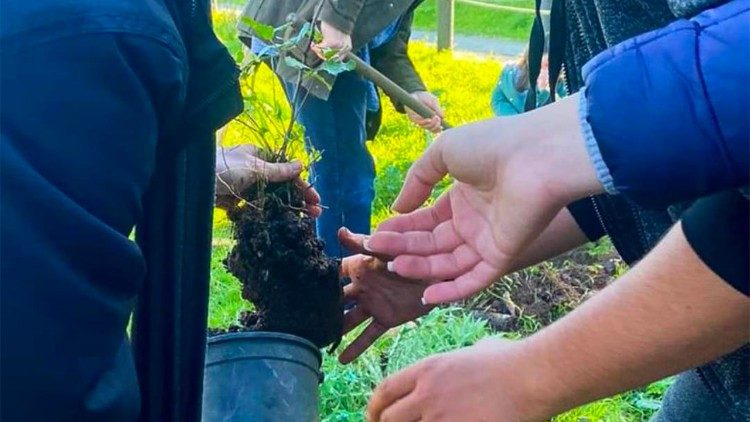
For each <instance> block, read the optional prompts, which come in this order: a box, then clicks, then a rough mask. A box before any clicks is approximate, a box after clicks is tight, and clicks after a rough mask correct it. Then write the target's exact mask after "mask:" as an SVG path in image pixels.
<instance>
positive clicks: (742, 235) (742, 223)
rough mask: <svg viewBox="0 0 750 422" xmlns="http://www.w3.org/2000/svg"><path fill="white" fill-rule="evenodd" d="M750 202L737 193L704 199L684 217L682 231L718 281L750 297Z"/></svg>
mask: <svg viewBox="0 0 750 422" xmlns="http://www.w3.org/2000/svg"><path fill="white" fill-rule="evenodd" d="M748 204H750V201H748V198H746V197H745V196H743V195H742V194H741V193H740V192H738V191H736V190H731V191H725V192H721V193H718V194H715V195H712V196H708V197H706V198H703V199H701V200H699V201H698V202H696V203H695V205H693V206H692V207H690V209H688V210H687V211H686V212H685V214H683V216H682V229H683V231H684V232H685V238H687V241H688V243H689V244H690V246H691V247H692V248H693V250H695V253H696V254H697V255H698V256H699V257H700V259H701V260H702V261H703V262H704V263H705V264H706V265H707V266H708V267H709V268H710V269H711V271H713V272H714V273H716V274H717V275H718V276H719V277H721V278H722V279H724V281H726V282H727V283H729V284H730V285H731V286H732V287H734V288H735V289H737V290H739V291H740V292H742V293H743V294H745V295H746V296H747V295H750V294H749V291H750V249H749V248H748V243H749V241H748V236H749V234H750V221H749V220H750V207H749V206H748Z"/></svg>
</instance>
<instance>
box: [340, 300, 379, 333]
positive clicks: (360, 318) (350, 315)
mask: <svg viewBox="0 0 750 422" xmlns="http://www.w3.org/2000/svg"><path fill="white" fill-rule="evenodd" d="M371 316H372V315H370V313H369V312H367V311H365V310H364V308H363V307H362V306H359V305H358V306H355V307H354V309H352V310H350V311H349V312H347V313H345V314H344V334H347V333H348V332H349V331H351V330H353V329H355V328H357V327H358V326H359V325H360V324H362V323H363V322H365V321H367V319H369V318H370V317H371Z"/></svg>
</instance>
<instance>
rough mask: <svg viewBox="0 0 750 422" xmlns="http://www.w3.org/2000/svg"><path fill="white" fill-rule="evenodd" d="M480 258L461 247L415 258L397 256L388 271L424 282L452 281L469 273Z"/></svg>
mask: <svg viewBox="0 0 750 422" xmlns="http://www.w3.org/2000/svg"><path fill="white" fill-rule="evenodd" d="M481 261H482V257H481V256H480V255H479V254H478V253H476V252H475V251H474V250H473V249H472V248H471V247H470V246H468V245H461V246H459V247H458V248H456V249H455V250H454V251H452V252H451V253H445V254H439V255H430V256H426V257H424V256H415V255H401V256H397V257H396V259H394V260H393V261H392V262H390V263H389V264H388V269H389V270H391V271H393V272H395V273H396V274H398V275H400V276H401V277H405V278H417V279H426V280H452V279H454V278H456V277H460V276H462V275H464V274H466V273H467V272H469V271H471V270H472V269H473V268H475V267H476V265H477V264H479V263H480V262H481Z"/></svg>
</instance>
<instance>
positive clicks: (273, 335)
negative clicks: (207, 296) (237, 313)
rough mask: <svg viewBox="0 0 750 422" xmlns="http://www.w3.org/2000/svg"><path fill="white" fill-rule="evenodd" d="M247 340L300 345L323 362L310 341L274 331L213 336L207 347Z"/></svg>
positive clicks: (318, 350)
mask: <svg viewBox="0 0 750 422" xmlns="http://www.w3.org/2000/svg"><path fill="white" fill-rule="evenodd" d="M248 338H253V339H269V340H281V341H282V342H288V343H294V344H297V345H301V346H304V347H305V348H307V349H310V351H312V352H313V354H314V355H315V356H316V357H317V359H318V361H319V362H320V363H321V364H322V362H323V356H322V354H321V353H320V349H318V348H317V347H315V345H314V344H313V343H312V342H311V341H310V340H307V339H304V338H302V337H298V336H295V335H293V334H287V333H277V332H274V331H238V332H234V333H222V334H214V335H211V336H209V337H208V344H207V345H212V344H219V343H227V342H232V341H237V340H246V339H248Z"/></svg>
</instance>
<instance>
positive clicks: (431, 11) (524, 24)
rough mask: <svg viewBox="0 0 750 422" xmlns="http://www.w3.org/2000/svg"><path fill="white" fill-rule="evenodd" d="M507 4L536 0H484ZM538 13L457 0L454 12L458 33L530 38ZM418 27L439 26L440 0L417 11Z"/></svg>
mask: <svg viewBox="0 0 750 422" xmlns="http://www.w3.org/2000/svg"><path fill="white" fill-rule="evenodd" d="M482 1H485V2H487V3H495V4H502V5H505V6H514V7H522V8H526V9H533V8H534V1H533V0H482ZM533 21H534V15H532V14H529V13H518V12H511V11H505V10H494V9H487V8H483V7H477V6H475V5H471V4H465V3H460V2H457V3H456V6H455V15H454V31H455V33H456V34H463V35H481V36H484V37H492V38H510V39H514V40H519V41H528V39H529V31H530V30H531V24H532V22H533ZM414 28H415V29H419V30H423V31H435V30H436V28H437V0H426V1H425V2H424V3H422V4H421V5H420V6H419V7H418V8H417V10H416V11H415V13H414Z"/></svg>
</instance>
